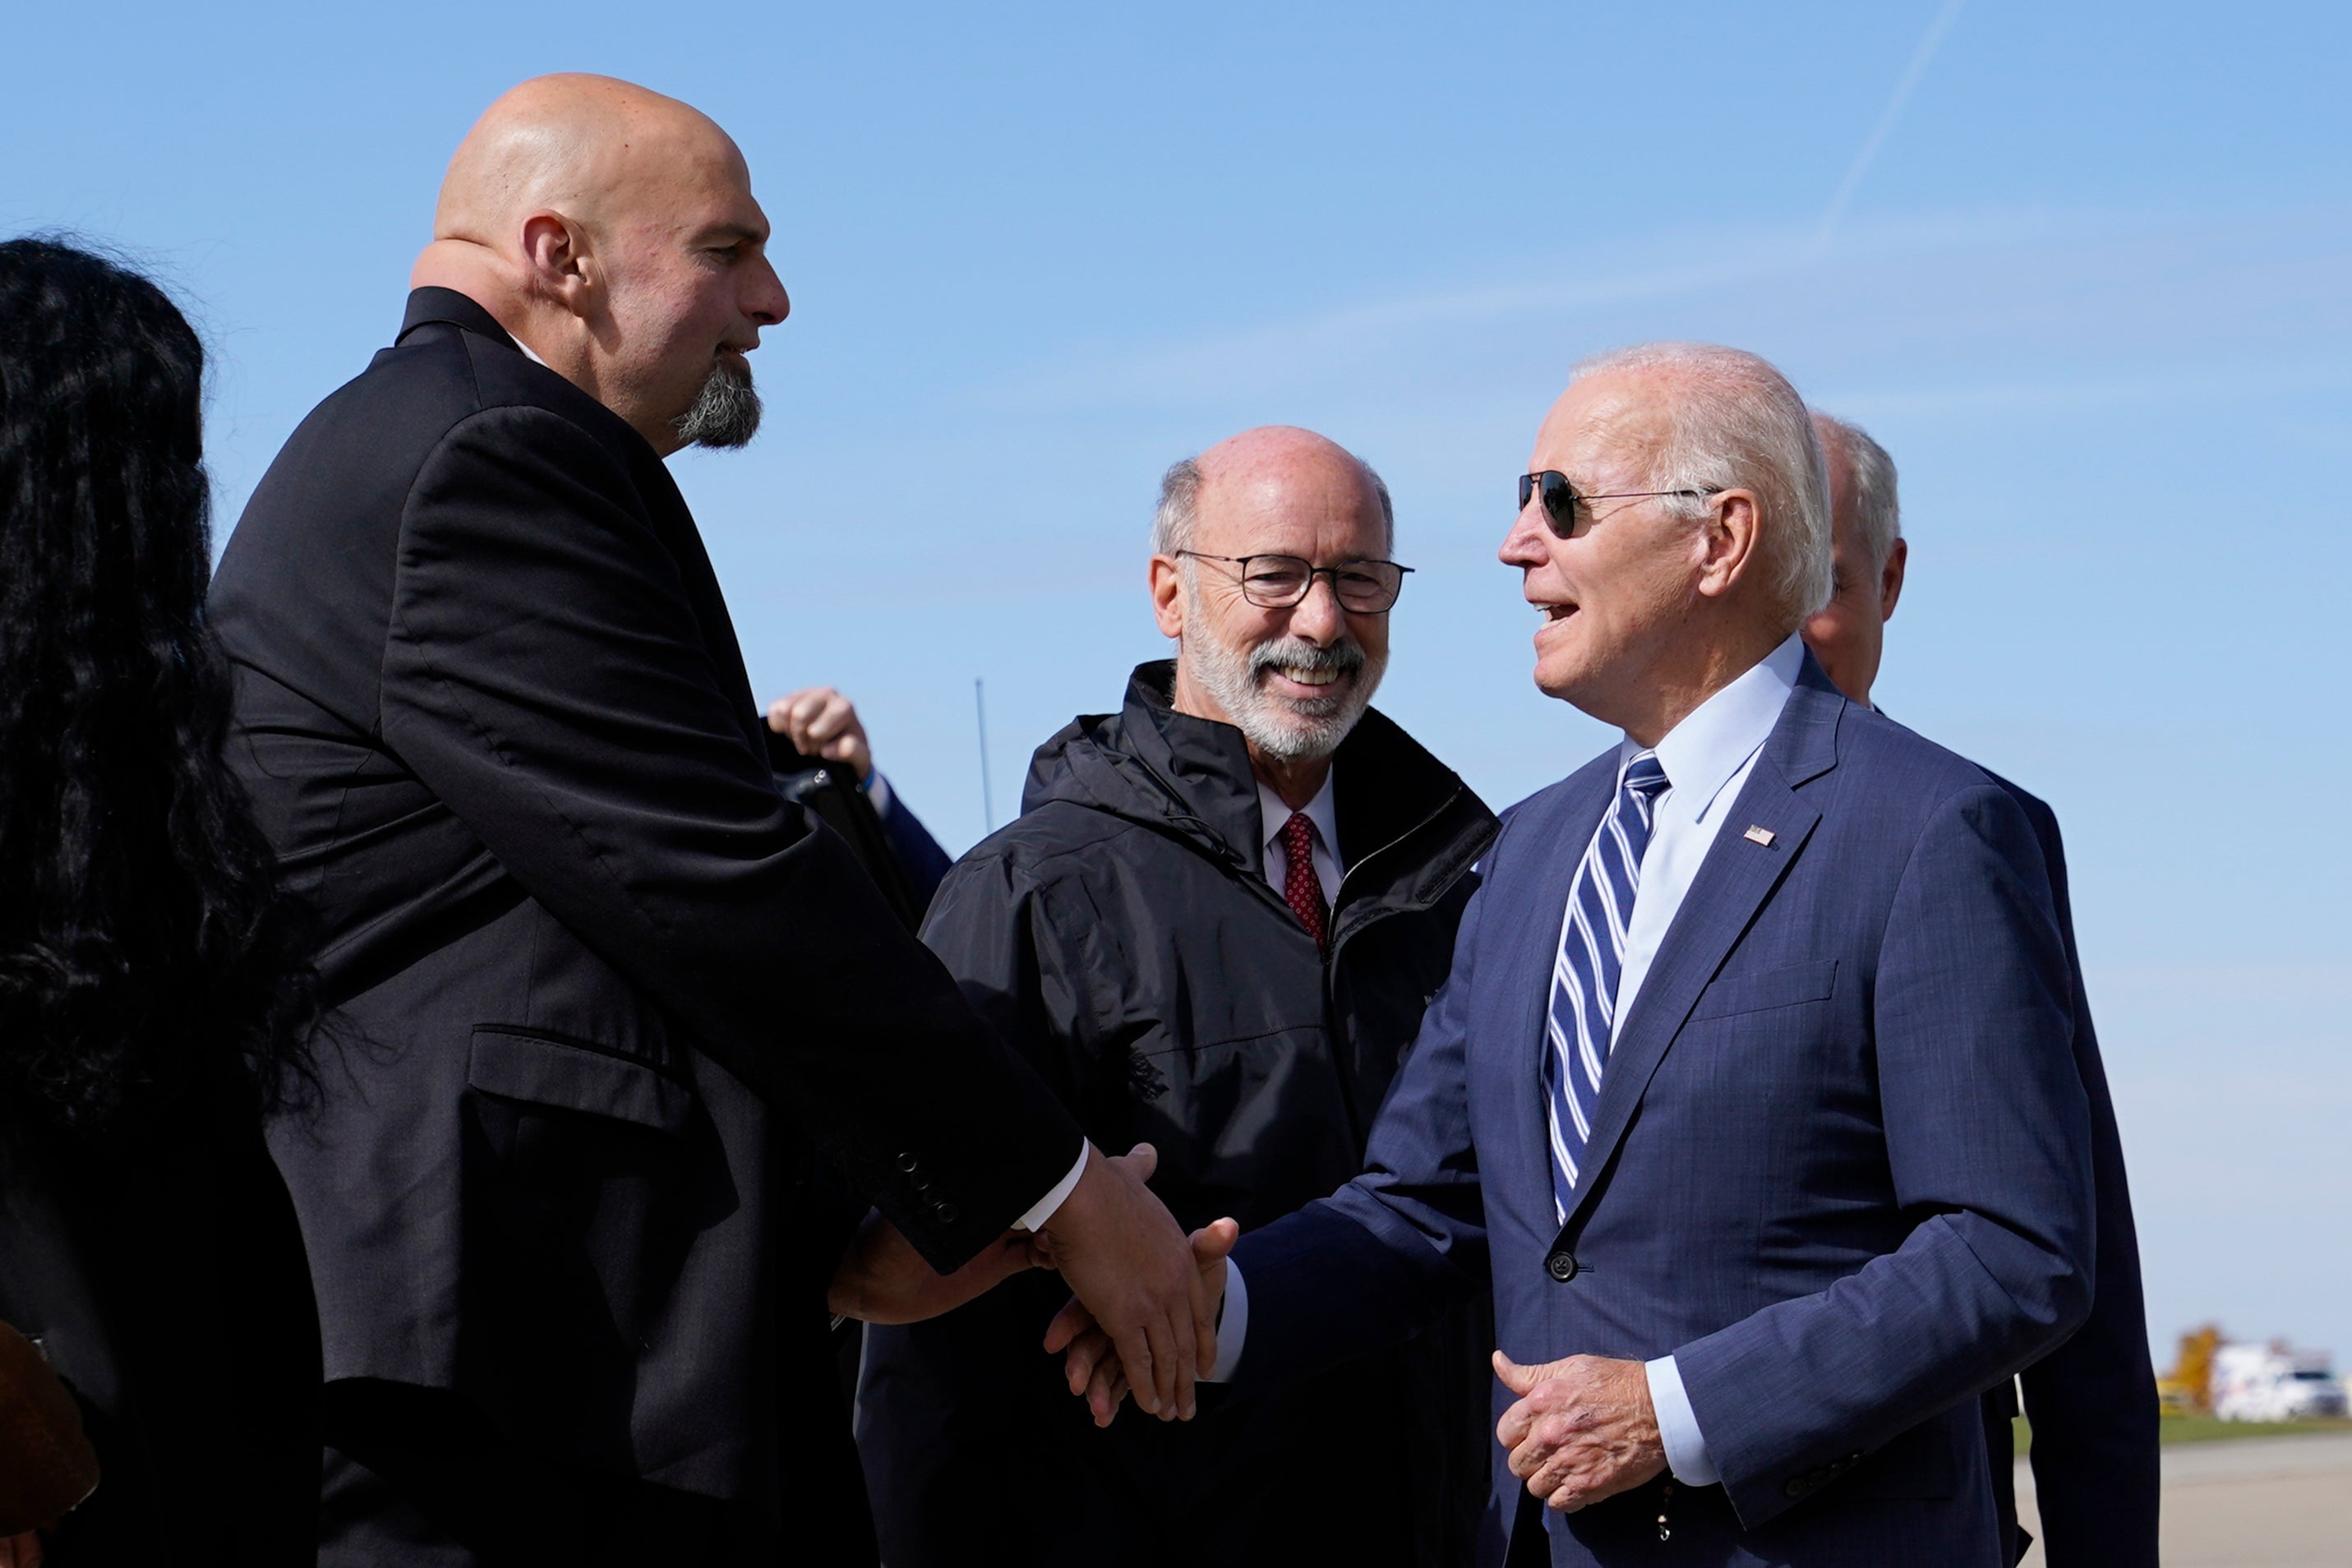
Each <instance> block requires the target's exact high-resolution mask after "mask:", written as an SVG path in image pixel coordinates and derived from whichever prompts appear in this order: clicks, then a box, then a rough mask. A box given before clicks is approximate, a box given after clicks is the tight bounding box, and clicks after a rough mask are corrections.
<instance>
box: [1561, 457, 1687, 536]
mask: <svg viewBox="0 0 2352 1568" xmlns="http://www.w3.org/2000/svg"><path fill="white" fill-rule="evenodd" d="M1538 486H1540V487H1542V489H1543V509H1544V522H1545V523H1546V524H1547V525H1548V526H1549V528H1550V529H1551V531H1552V533H1553V535H1554V537H1556V538H1559V539H1572V538H1574V537H1575V535H1576V509H1577V506H1578V505H1579V503H1582V504H1584V505H1585V507H1586V509H1587V513H1586V514H1587V515H1588V516H1590V515H1591V503H1592V502H1594V501H1597V500H1645V499H1647V498H1649V497H1652V496H1715V495H1721V494H1722V493H1723V487H1722V486H1721V485H1708V486H1706V487H1705V488H1704V489H1684V490H1612V491H1610V492H1609V493H1608V494H1606V495H1597V496H1587V495H1579V494H1577V493H1576V487H1575V486H1574V485H1572V484H1570V483H1569V481H1568V476H1567V475H1566V474H1563V473H1561V472H1560V471H1559V469H1558V468H1546V469H1544V470H1543V472H1541V473H1539V474H1521V475H1520V476H1519V510H1521V511H1525V510H1528V497H1529V496H1531V495H1533V494H1535V493H1536V489H1537V487H1538Z"/></svg>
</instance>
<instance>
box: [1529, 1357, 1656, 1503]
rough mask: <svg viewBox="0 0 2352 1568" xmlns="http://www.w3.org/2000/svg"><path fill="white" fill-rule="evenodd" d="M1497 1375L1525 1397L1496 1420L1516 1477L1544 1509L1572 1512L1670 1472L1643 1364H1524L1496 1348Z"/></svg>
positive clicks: (1601, 1360)
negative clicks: (1540, 1502) (1662, 1472)
mask: <svg viewBox="0 0 2352 1568" xmlns="http://www.w3.org/2000/svg"><path fill="white" fill-rule="evenodd" d="M1495 1375H1496V1377H1498V1378H1500V1379H1502V1382H1503V1386H1504V1387H1506V1388H1507V1389H1509V1390H1510V1391H1511V1392H1512V1393H1513V1394H1517V1395H1518V1396H1519V1398H1518V1401H1517V1403H1516V1404H1514V1405H1512V1406H1511V1407H1510V1408H1509V1409H1508V1410H1506V1411H1504V1412H1503V1418H1502V1420H1500V1421H1499V1422H1497V1423H1496V1426H1495V1436H1496V1440H1497V1441H1499V1442H1500V1443H1501V1444H1502V1445H1503V1447H1506V1448H1507V1449H1509V1450H1510V1456H1511V1457H1510V1468H1511V1474H1513V1475H1515V1476H1517V1477H1518V1478H1519V1479H1521V1480H1523V1481H1525V1482H1526V1483H1527V1486H1528V1492H1529V1493H1530V1494H1531V1495H1532V1496H1534V1497H1536V1498H1538V1499H1539V1500H1541V1501H1542V1502H1543V1504H1544V1506H1545V1507H1547V1508H1550V1509H1554V1510H1558V1511H1559V1512H1561V1513H1574V1512H1575V1511H1576V1510H1579V1509H1580V1508H1587V1507H1590V1506H1591V1504H1593V1503H1596V1502H1599V1501H1600V1500H1601V1499H1603V1498H1610V1497H1614V1496H1616V1495H1617V1494H1618V1493H1619V1492H1622V1491H1631V1490H1632V1489H1633V1488H1635V1487H1638V1486H1640V1485H1641V1484H1642V1483H1643V1482H1644V1481H1646V1480H1648V1479H1650V1478H1651V1477H1653V1476H1655V1475H1657V1474H1659V1473H1660V1472H1661V1471H1663V1470H1664V1468H1666V1450H1665V1445H1664V1442H1663V1441H1662V1440H1661V1439H1660V1437H1659V1436H1658V1418H1657V1412H1656V1411H1655V1410H1654V1408H1653V1407H1652V1406H1651V1404H1650V1379H1649V1373H1648V1372H1647V1371H1646V1370H1645V1369H1644V1368H1643V1365H1642V1363H1640V1362H1638V1361H1614V1360H1611V1359H1609V1358H1607V1357H1605V1356H1591V1355H1572V1356H1570V1357H1568V1358H1567V1359H1566V1360H1564V1361H1555V1362H1546V1363H1543V1364H1542V1365H1540V1366H1521V1365H1519V1364H1518V1363H1517V1362H1515V1361H1513V1360H1512V1359H1511V1358H1510V1357H1509V1356H1507V1355H1505V1354H1504V1353H1503V1352H1500V1351H1496V1352H1495Z"/></svg>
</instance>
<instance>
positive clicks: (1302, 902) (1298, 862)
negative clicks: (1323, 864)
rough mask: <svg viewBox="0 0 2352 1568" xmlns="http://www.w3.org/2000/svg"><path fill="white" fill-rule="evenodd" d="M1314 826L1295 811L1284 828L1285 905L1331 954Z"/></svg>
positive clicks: (1304, 816)
mask: <svg viewBox="0 0 2352 1568" xmlns="http://www.w3.org/2000/svg"><path fill="white" fill-rule="evenodd" d="M1314 832H1315V828H1314V825H1313V824H1311V823H1309V822H1308V821H1307V814H1306V813H1305V812H1303V811H1294V812H1292V813H1291V814H1290V820H1289V821H1288V822H1286V823H1284V824H1283V825H1282V858H1283V862H1284V871H1283V878H1282V901H1283V902H1284V903H1286V904H1288V905H1289V906H1290V912H1291V913H1292V914H1295V915H1297V917H1298V923H1299V924H1300V925H1303V926H1305V927H1306V928H1307V931H1309V932H1310V933H1312V934H1313V936H1314V938H1315V945H1316V946H1317V947H1318V949H1321V950H1322V951H1324V952H1329V951H1330V939H1329V938H1328V936H1326V935H1325V934H1324V930H1323V883H1322V881H1321V879H1318V877H1317V876H1316V875H1315V849H1314V838H1313V836H1314Z"/></svg>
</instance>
